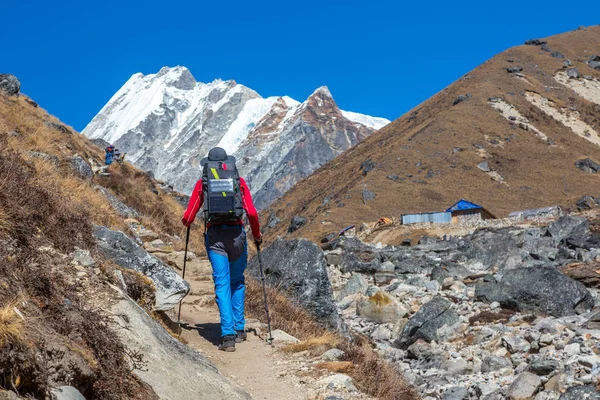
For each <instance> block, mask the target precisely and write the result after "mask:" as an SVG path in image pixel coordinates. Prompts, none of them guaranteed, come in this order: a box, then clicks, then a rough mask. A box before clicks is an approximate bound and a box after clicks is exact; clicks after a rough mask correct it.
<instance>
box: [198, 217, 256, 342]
mask: <svg viewBox="0 0 600 400" xmlns="http://www.w3.org/2000/svg"><path fill="white" fill-rule="evenodd" d="M247 247H248V246H247V241H246V231H245V229H244V227H243V226H241V225H218V226H211V227H210V228H208V231H207V232H206V252H207V253H208V259H209V260H210V263H211V265H212V270H213V281H214V283H215V295H216V297H217V306H219V314H220V317H221V336H225V335H235V331H236V330H237V331H243V330H244V327H245V325H246V320H245V319H244V301H245V296H246V283H245V281H244V270H245V269H246V263H247V260H248V249H247Z"/></svg>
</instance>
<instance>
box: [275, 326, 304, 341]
mask: <svg viewBox="0 0 600 400" xmlns="http://www.w3.org/2000/svg"><path fill="white" fill-rule="evenodd" d="M271 337H272V338H273V341H275V342H277V343H289V344H297V343H300V340H299V339H298V338H297V337H294V336H292V335H290V334H289V333H287V332H285V331H282V330H281V329H275V330H274V331H273V332H271Z"/></svg>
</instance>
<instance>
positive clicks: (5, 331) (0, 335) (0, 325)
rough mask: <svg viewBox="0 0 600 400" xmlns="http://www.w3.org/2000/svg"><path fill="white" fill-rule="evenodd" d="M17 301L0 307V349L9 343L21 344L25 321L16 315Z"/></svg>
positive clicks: (23, 336)
mask: <svg viewBox="0 0 600 400" xmlns="http://www.w3.org/2000/svg"><path fill="white" fill-rule="evenodd" d="M18 303H19V302H18V301H11V302H9V303H8V304H6V305H4V306H2V307H0V347H3V346H4V345H5V344H6V343H8V342H11V341H17V342H23V341H24V338H25V321H23V319H22V318H21V317H20V316H19V315H18V314H17V313H16V311H15V308H16V307H17V304H18Z"/></svg>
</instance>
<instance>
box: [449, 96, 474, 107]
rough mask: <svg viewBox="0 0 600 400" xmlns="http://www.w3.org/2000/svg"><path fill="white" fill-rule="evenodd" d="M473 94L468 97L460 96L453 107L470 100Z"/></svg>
mask: <svg viewBox="0 0 600 400" xmlns="http://www.w3.org/2000/svg"><path fill="white" fill-rule="evenodd" d="M471 97H472V96H471V93H467V94H466V95H463V94H461V95H460V96H458V97H457V98H456V99H455V100H454V102H453V103H452V105H453V106H455V105H457V104H459V103H462V102H463V101H466V100H469V99H470V98H471Z"/></svg>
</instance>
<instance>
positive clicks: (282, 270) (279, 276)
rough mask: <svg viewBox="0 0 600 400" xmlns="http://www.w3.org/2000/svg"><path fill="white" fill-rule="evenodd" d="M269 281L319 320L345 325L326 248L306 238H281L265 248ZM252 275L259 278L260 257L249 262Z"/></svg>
mask: <svg viewBox="0 0 600 400" xmlns="http://www.w3.org/2000/svg"><path fill="white" fill-rule="evenodd" d="M262 260H263V268H264V273H265V277H266V283H267V284H268V285H269V286H272V287H278V288H280V289H281V290H283V291H284V292H286V293H287V294H288V295H290V297H291V299H292V300H293V301H294V302H295V303H296V304H298V305H300V306H302V307H303V308H305V309H306V310H308V311H309V312H310V313H311V314H312V315H314V316H315V317H316V318H317V319H318V320H320V321H321V322H323V323H325V324H326V325H328V326H329V327H332V328H334V329H341V328H342V327H343V324H342V321H341V318H340V317H339V315H338V312H337V308H336V305H335V303H334V301H333V294H332V289H331V283H330V282H329V278H328V276H327V264H326V262H325V257H324V255H323V251H321V249H320V248H319V247H318V246H317V245H316V244H314V243H312V242H310V241H309V240H306V239H294V240H283V239H277V240H276V241H275V242H273V243H272V244H271V245H270V246H269V247H267V248H266V249H265V250H263V252H262ZM248 273H249V275H250V276H252V277H255V278H259V275H260V274H259V268H258V258H257V257H254V258H253V259H252V260H250V262H249V264H248Z"/></svg>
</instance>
